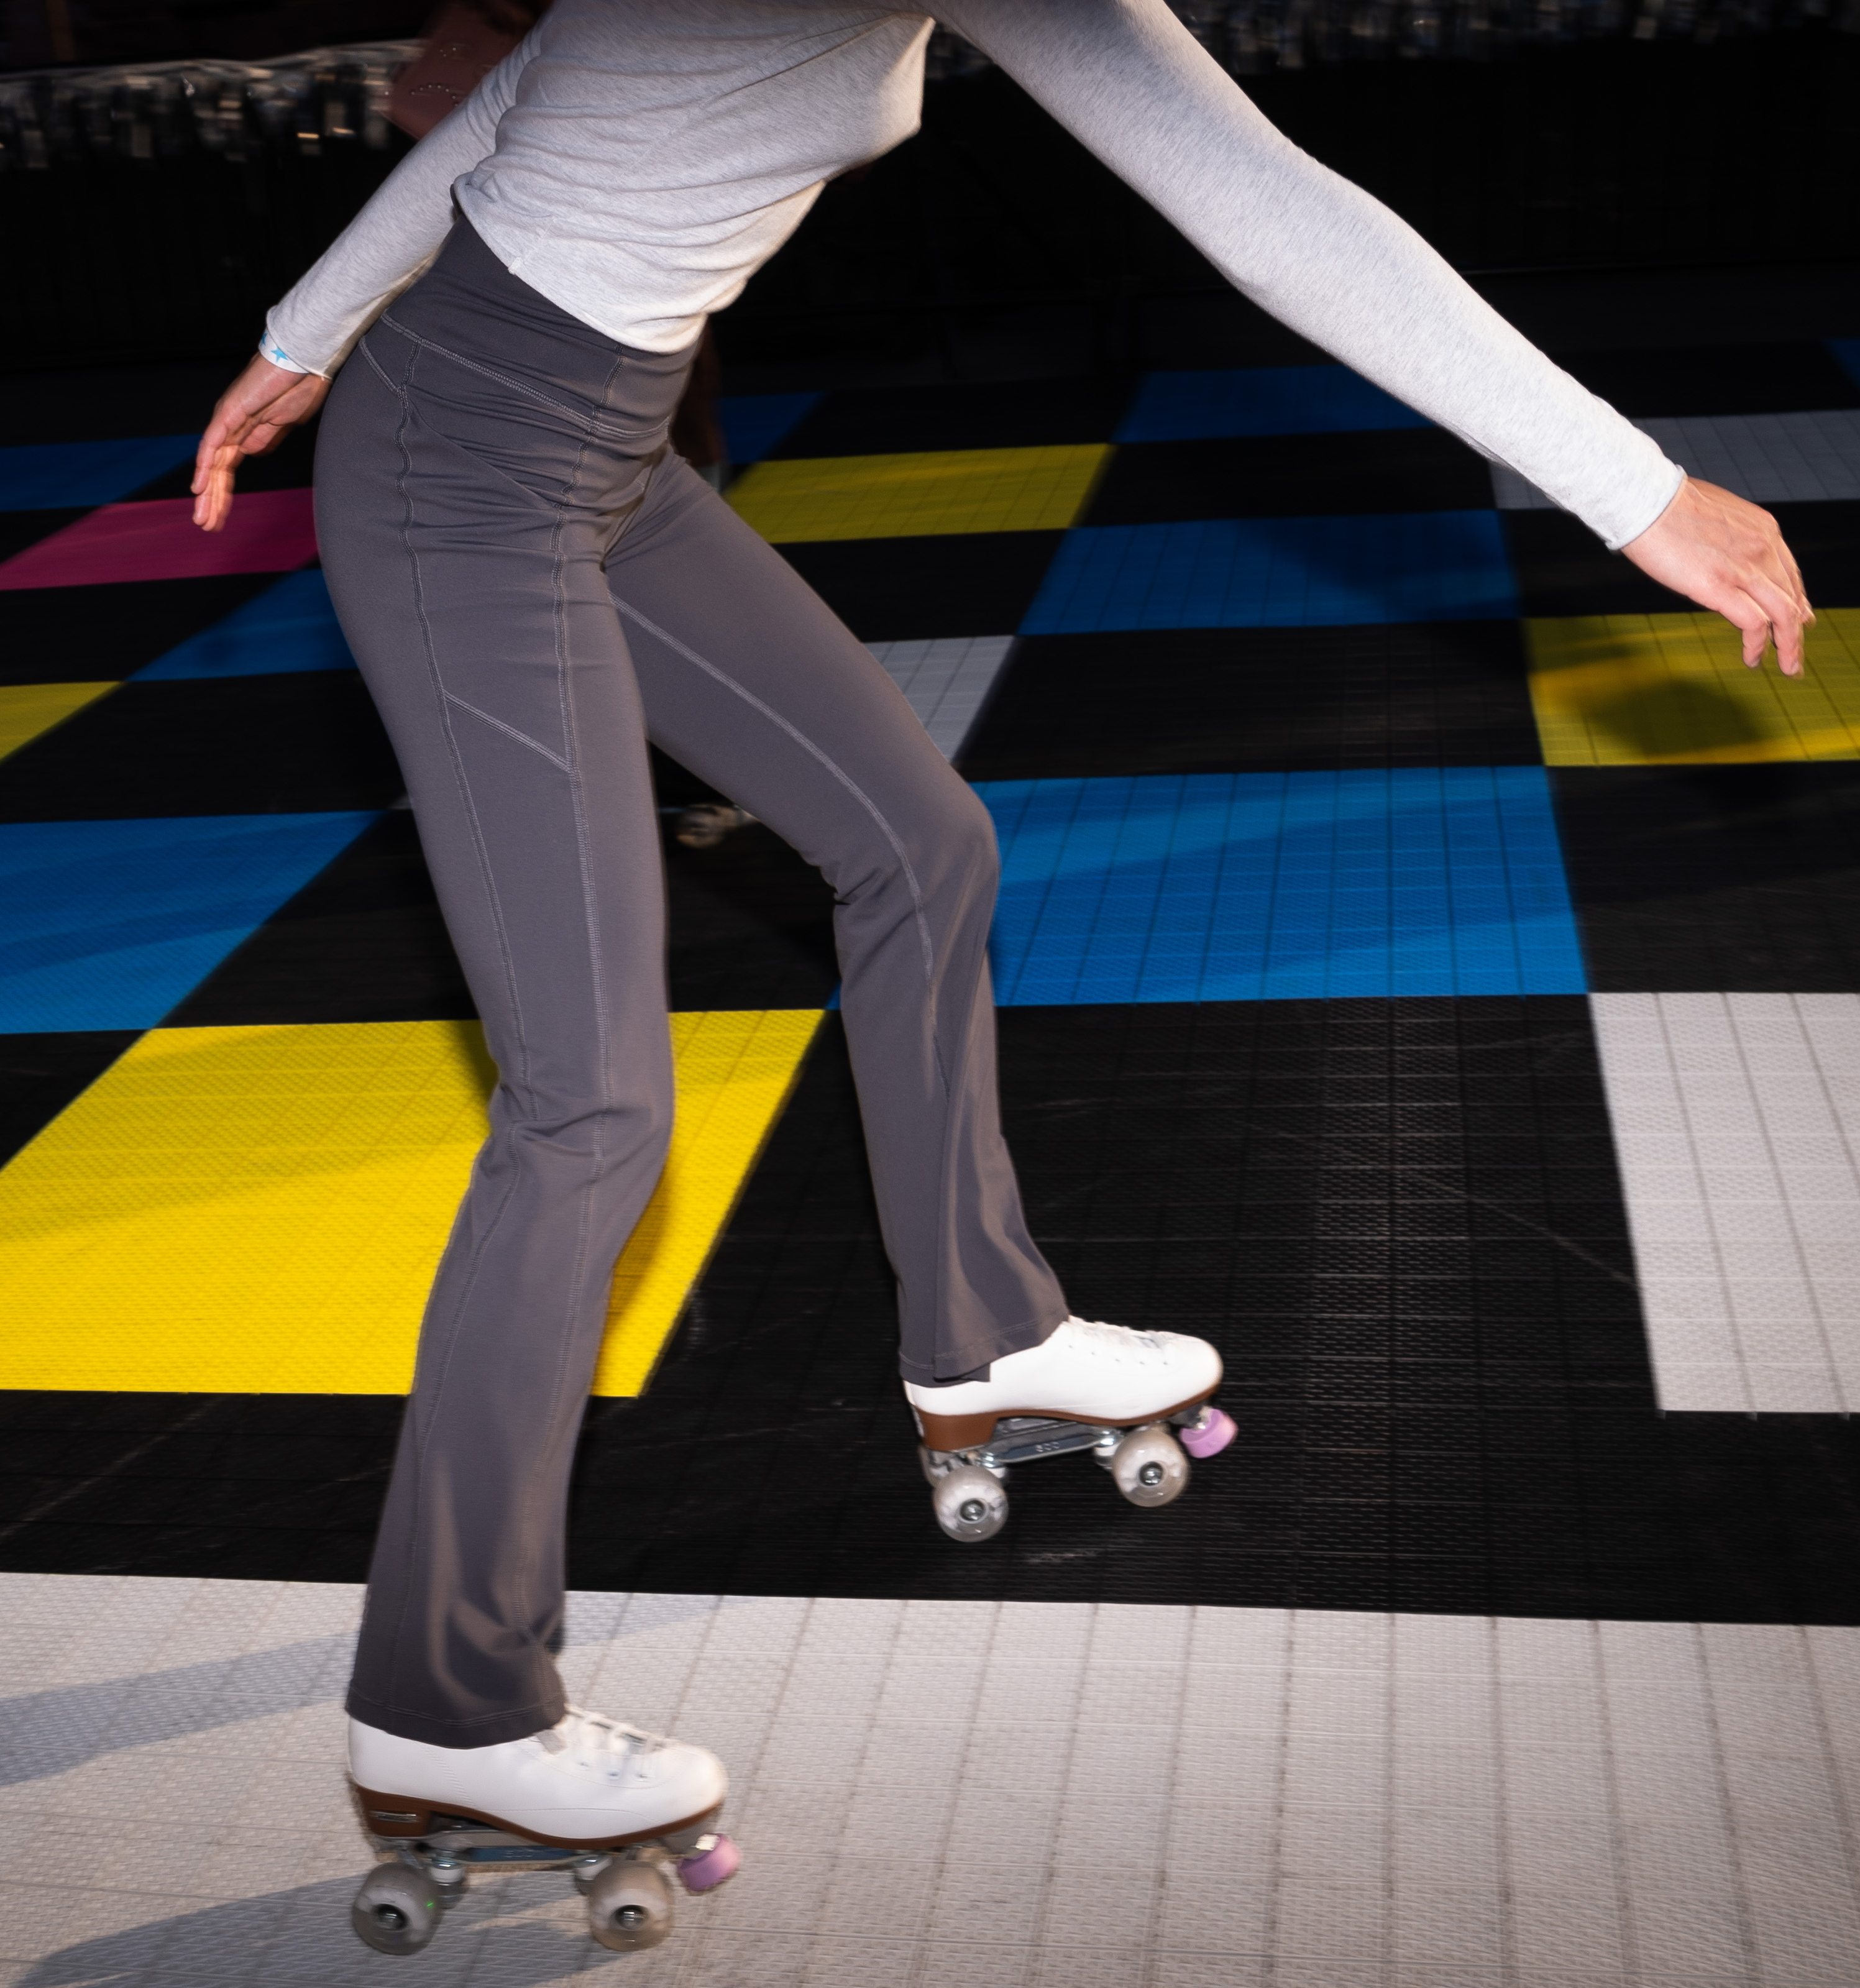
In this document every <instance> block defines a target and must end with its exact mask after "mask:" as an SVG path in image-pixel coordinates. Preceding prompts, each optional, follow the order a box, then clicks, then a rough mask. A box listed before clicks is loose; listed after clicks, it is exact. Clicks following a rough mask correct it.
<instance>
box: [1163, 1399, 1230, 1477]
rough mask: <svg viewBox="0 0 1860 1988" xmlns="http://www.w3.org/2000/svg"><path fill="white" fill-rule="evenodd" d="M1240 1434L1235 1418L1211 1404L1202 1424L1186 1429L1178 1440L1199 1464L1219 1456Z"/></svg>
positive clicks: (1204, 1410)
mask: <svg viewBox="0 0 1860 1988" xmlns="http://www.w3.org/2000/svg"><path fill="white" fill-rule="evenodd" d="M1236 1435H1239V1426H1238V1425H1236V1422H1235V1421H1234V1419H1233V1416H1232V1415H1229V1414H1228V1412H1227V1411H1226V1409H1225V1408H1216V1407H1215V1406H1214V1405H1213V1403H1212V1402H1209V1405H1208V1406H1207V1407H1206V1408H1204V1409H1202V1418H1201V1421H1200V1422H1199V1424H1198V1425H1196V1426H1195V1427H1194V1428H1185V1429H1184V1430H1183V1431H1182V1433H1181V1435H1180V1436H1179V1439H1178V1440H1179V1442H1181V1444H1182V1448H1183V1449H1185V1450H1186V1451H1187V1452H1189V1455H1191V1456H1192V1457H1193V1458H1194V1459H1195V1461H1196V1462H1206V1460H1207V1459H1208V1458H1209V1457H1210V1456H1219V1455H1220V1453H1221V1452H1222V1451H1223V1449H1226V1447H1227V1445H1228V1444H1229V1443H1230V1442H1233V1439H1234V1438H1235V1437H1236Z"/></svg>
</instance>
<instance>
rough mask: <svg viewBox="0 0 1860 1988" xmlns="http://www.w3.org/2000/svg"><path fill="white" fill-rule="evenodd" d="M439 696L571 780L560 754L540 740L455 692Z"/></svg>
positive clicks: (571, 775)
mask: <svg viewBox="0 0 1860 1988" xmlns="http://www.w3.org/2000/svg"><path fill="white" fill-rule="evenodd" d="M441 695H442V696H443V697H444V698H445V701H446V702H447V703H448V704H455V705H458V708H459V709H460V710H461V711H468V712H470V713H471V714H472V716H473V717H474V718H482V719H483V720H484V722H485V724H487V725H495V727H496V729H498V730H499V732H503V733H504V734H505V735H506V736H507V737H509V738H512V739H515V740H516V742H517V743H518V744H519V745H527V746H528V747H529V749H530V750H531V752H540V753H541V754H542V756H543V758H544V759H546V760H547V761H548V762H549V763H550V765H551V766H560V768H561V769H562V770H563V773H566V774H567V775H568V776H569V777H570V779H573V777H574V769H573V767H572V766H570V764H569V763H568V762H567V761H566V759H563V757H562V756H561V755H560V753H556V752H550V749H549V748H548V747H547V746H546V745H544V744H543V742H542V741H541V739H532V738H531V737H530V735H529V733H528V732H519V731H518V729H516V726H515V725H506V723H505V722H504V721H503V720H502V718H493V717H492V715H491V714H490V712H488V711H480V710H479V708H478V706H477V705H475V704H468V703H467V702H465V699H464V698H462V697H461V696H460V695H458V692H457V691H450V690H448V691H442V692H441Z"/></svg>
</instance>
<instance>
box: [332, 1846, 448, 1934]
mask: <svg viewBox="0 0 1860 1988" xmlns="http://www.w3.org/2000/svg"><path fill="white" fill-rule="evenodd" d="M349 1923H350V1925H352V1926H353V1927H354V1929H355V1930H356V1932H357V1935H358V1936H360V1939H362V1941H363V1942H364V1944H365V1945H367V1946H371V1947H373V1948H374V1950H375V1952H377V1953H418V1952H419V1951H420V1949H421V1948H422V1947H423V1946H425V1945H426V1943H427V1942H428V1940H430V1939H431V1938H432V1936H433V1935H434V1934H435V1932H437V1931H438V1926H439V1896H438V1888H437V1887H436V1886H435V1885H434V1884H433V1882H432V1881H431V1879H430V1878H428V1876H427V1875H426V1873H425V1872H424V1871H422V1870H421V1869H419V1868H418V1867H417V1866H416V1865H411V1864H384V1865H381V1867H380V1868H379V1869H378V1870H377V1871H374V1872H372V1873H371V1874H370V1876H369V1877H368V1878H367V1880H366V1881H365V1882H364V1884H363V1886H362V1888H361V1889H360V1891H359V1892H357V1893H356V1895H355V1902H354V1904H353V1905H351V1906H350V1908H349Z"/></svg>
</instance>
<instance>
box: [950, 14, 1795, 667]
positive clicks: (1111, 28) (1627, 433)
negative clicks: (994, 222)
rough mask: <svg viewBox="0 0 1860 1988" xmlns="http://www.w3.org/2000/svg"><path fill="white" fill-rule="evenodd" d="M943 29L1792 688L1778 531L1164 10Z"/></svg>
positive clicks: (1262, 292)
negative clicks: (1609, 395) (1506, 308)
mask: <svg viewBox="0 0 1860 1988" xmlns="http://www.w3.org/2000/svg"><path fill="white" fill-rule="evenodd" d="M937 15H938V19H940V20H942V21H944V22H946V23H947V24H948V25H949V26H950V27H952V28H954V29H956V30H957V32H959V33H961V34H962V35H966V36H967V37H968V38H969V39H970V40H971V41H972V42H975V43H976V46H978V47H979V48H982V49H984V50H986V52H987V53H988V54H989V56H992V57H993V59H994V60H995V61H996V62H997V63H999V64H1000V65H1001V66H1002V67H1003V69H1006V71H1007V72H1008V73H1009V74H1010V75H1011V76H1013V77H1014V78H1015V79H1016V81H1017V82H1018V83H1020V84H1021V86H1023V88H1024V89H1025V90H1027V91H1028V92H1029V93H1030V94H1031V95H1032V96H1035V97H1037V99H1038V100H1040V103H1043V104H1044V105H1045V106H1046V107H1047V110H1050V111H1051V112H1052V113H1053V116H1054V117H1057V119H1058V120H1059V121H1060V123H1062V124H1064V125H1065V126H1066V127H1067V129H1068V130H1070V131H1071V132H1072V133H1073V134H1074V136H1075V137H1077V138H1079V139H1080V140H1081V141H1082V142H1083V143H1084V144H1086V145H1087V146H1089V147H1091V150H1093V151H1094V152H1095V153H1096V154H1097V156H1098V157H1100V158H1101V159H1102V160H1104V162H1105V164H1107V165H1108V166H1110V167H1111V168H1112V170H1113V171H1115V172H1116V173H1117V174H1118V175H1119V176H1120V177H1122V178H1123V179H1124V180H1125V181H1128V183H1129V184H1130V185H1131V186H1132V187H1134V188H1135V189H1136V191H1138V192H1139V193H1141V194H1142V195H1143V196H1144V197H1145V198H1146V199H1147V200H1148V201H1150V202H1151V204H1152V205H1153V206H1155V208H1157V209H1158V211H1160V212H1161V213H1162V214H1163V215H1166V216H1167V217H1168V219H1169V220H1171V221H1173V222H1174V223H1175V225H1176V226H1177V227H1178V228H1180V229H1181V230H1182V233H1183V234H1184V235H1186V236H1187V237H1188V238H1189V240H1190V241H1191V242H1193V243H1194V244H1195V246H1196V248H1198V249H1200V250H1201V252H1202V254H1203V255H1206V257H1207V258H1208V259H1209V261H1210V262H1212V263H1213V264H1214V265H1215V266H1216V268H1217V269H1219V271H1220V272H1221V273H1222V274H1223V276H1226V278H1227V279H1228V280H1229V282H1232V283H1233V285H1234V286H1235V287H1236V289H1239V290H1240V291H1241V292H1243V293H1244V294H1245V295H1246V296H1249V297H1250V298H1251V299H1253V301H1254V302H1255V303H1257V304H1259V305H1260V306H1261V307H1262V308H1263V309H1266V310H1268V311H1270V312H1271V313H1272V314H1273V316H1275V317H1277V318H1278V319H1280V320H1282V321H1283V323H1287V324H1289V325H1290V326H1292V327H1293V328H1294V330H1297V331H1299V332H1300V333H1303V334H1304V336H1306V337H1307V338H1308V339H1310V340H1311V342H1312V343H1314V344H1316V345H1319V346H1321V347H1324V350H1326V351H1327V352H1331V353H1334V354H1335V355H1336V356H1337V357H1338V358H1339V359H1341V360H1344V363H1346V364H1348V365H1350V366H1352V367H1354V368H1355V369H1356V370H1357V371H1358V372H1359V373H1361V374H1364V375H1365V376H1366V377H1368V378H1369V379H1371V380H1375V382H1376V383H1377V384H1378V385H1379V386H1381V387H1385V388H1387V390H1388V391H1389V392H1390V393H1392V394H1395V395H1396V396H1398V397H1399V398H1400V399H1402V400H1403V401H1406V402H1407V403H1408V404H1409V406H1410V407H1414V408H1416V409H1418V410H1419V411H1420V412H1421V413H1422V414H1425V415H1426V416H1427V417H1428V418H1429V420H1430V421H1436V422H1438V423H1439V425H1440V426H1441V427H1442V428H1447V429H1449V430H1451V431H1452V432H1453V433H1454V434H1458V435H1459V436H1460V437H1461V438H1463V440H1465V441H1467V442H1469V443H1470V444H1471V445H1473V447H1474V448H1476V449H1478V450H1479V451H1480V453H1481V454H1483V455H1486V456H1488V457H1490V458H1492V459H1493V460H1494V461H1496V462H1502V463H1504V464H1506V465H1507V466H1508V467H1510V468H1513V469H1515V470H1516V471H1517V472H1518V473H1519V474H1520V475H1522V476H1524V477H1525V478H1527V479H1528V480H1529V481H1530V482H1533V483H1534V484H1536V485H1537V487H1538V488H1539V489H1541V490H1544V491H1546V492H1548V494H1549V495H1551V497H1553V498H1554V499H1555V500H1556V501H1557V503H1559V504H1561V505H1562V506H1563V507H1564V509H1566V510H1569V511H1573V512H1574V513H1575V514H1576V515H1577V516H1578V517H1579V518H1581V519H1582V520H1583V521H1584V523H1586V524H1587V525H1588V526H1590V527H1591V529H1593V530H1595V532H1598V534H1599V535H1600V536H1601V538H1602V539H1604V540H1605V542H1606V543H1607V544H1608V546H1610V547H1611V549H1615V550H1619V551H1625V553H1627V555H1628V557H1629V558H1630V559H1632V560H1634V561H1635V563H1636V564H1637V565H1638V566H1642V567H1643V568H1644V569H1645V570H1646V571H1647V572H1649V573H1652V574H1653V576H1655V578H1656V579H1659V580H1662V581H1663V582H1664V583H1666V584H1667V585H1669V586H1671V587H1677V588H1679V589H1680V590H1682V591H1684V592H1686V593H1689V594H1690V595H1691V597H1693V599H1694V600H1699V601H1700V602H1701V603H1703V605H1705V606H1707V607H1713V608H1715V609H1716V610H1718V611H1719V612H1720V613H1724V614H1730V618H1731V619H1732V620H1734V621H1737V623H1738V625H1739V626H1740V627H1742V628H1743V630H1744V631H1745V651H1746V654H1747V656H1748V655H1749V653H1750V641H1751V639H1752V635H1753V631H1754V630H1755V628H1756V627H1757V621H1756V619H1755V617H1757V614H1758V610H1760V611H1761V621H1762V625H1763V627H1764V629H1766V630H1768V629H1773V630H1774V634H1775V639H1776V643H1777V654H1778V657H1779V659H1780V660H1781V663H1782V666H1783V668H1784V670H1785V671H1789V672H1790V673H1791V674H1793V673H1794V671H1796V670H1798V669H1799V668H1800V667H1801V629H1802V626H1803V624H1804V621H1806V620H1809V619H1811V618H1812V617H1811V616H1810V614H1809V612H1808V603H1807V601H1806V600H1805V599H1804V598H1803V597H1802V593H1801V579H1800V576H1799V575H1797V573H1796V572H1795V569H1794V562H1793V560H1791V559H1790V557H1789V555H1788V552H1787V548H1786V547H1785V546H1784V544H1783V542H1782V538H1781V534H1780V532H1778V531H1777V528H1776V524H1775V521H1774V519H1771V518H1770V517H1769V516H1768V515H1767V513H1766V512H1762V511H1760V510H1759V509H1757V507H1756V506H1755V505H1750V504H1745V503H1744V502H1743V501H1742V500H1741V499H1738V498H1736V497H1733V496H1732V495H1730V492H1726V491H1717V490H1714V489H1713V487H1712V486H1711V485H1701V484H1693V483H1689V482H1687V481H1686V477H1685V475H1684V473H1683V472H1682V471H1681V470H1680V469H1679V468H1678V466H1677V465H1676V464H1673V463H1671V462H1668V461H1667V460H1666V458H1665V456H1664V455H1662V453H1661V451H1660V450H1659V448H1658V446H1657V445H1655V443H1654V442H1653V441H1652V439H1651V438H1649V437H1648V436H1647V435H1645V434H1642V432H1641V431H1639V430H1638V428H1635V427H1634V425H1633V424H1632V423H1631V422H1629V421H1626V420H1625V419H1624V418H1622V416H1621V415H1620V414H1617V413H1616V412H1615V410H1614V409H1613V408H1612V407H1609V406H1608V405H1607V404H1606V403H1605V402H1604V401H1600V400H1598V399H1597V398H1596V397H1595V395H1594V394H1591V393H1590V392H1588V390H1587V389H1586V388H1584V387H1582V386H1581V385H1580V384H1578V382H1577V381H1575V380H1573V379H1571V377H1570V376H1569V375H1568V374H1567V373H1565V372H1564V371H1563V370H1561V367H1557V366H1555V365H1554V364H1552V363H1551V361H1550V360H1548V359H1547V358H1546V357H1544V354H1543V353H1540V352H1539V351H1538V350H1537V348H1536V347H1534V346H1533V345H1532V344H1531V343H1530V342H1529V340H1527V339H1526V338H1524V336H1522V335H1521V334H1520V333H1519V332H1517V331H1516V330H1513V327H1512V326H1510V325H1509V324H1507V323H1506V321H1505V320H1503V318H1502V317H1500V316H1499V315H1498V313H1496V311H1494V310H1493V309H1492V308H1491V307H1490V306H1489V305H1488V304H1487V303H1485V301H1484V300H1483V299H1482V298H1481V297H1480V296H1478V295H1477V293H1476V292H1474V291H1473V289H1471V287H1470V286H1469V285H1468V284H1467V283H1466V282H1465V281H1464V280H1463V279H1462V278H1461V277H1459V276H1457V275H1456V273H1455V272H1454V271H1453V270H1452V269H1451V268H1449V266H1448V265H1447V264H1446V262H1445V261H1444V260H1442V258H1441V257H1440V256H1439V255H1436V253H1435V252H1434V251H1433V250H1432V249H1430V248H1429V246H1428V245H1427V244H1426V243H1425V242H1424V241H1422V238H1421V237H1420V236H1419V235H1417V234H1416V233H1415V232H1414V230H1413V229H1412V228H1410V227H1409V225H1407V223H1406V222H1405V221H1402V220H1400V219H1398V218H1397V217H1396V216H1395V215H1393V214H1392V213H1391V212H1390V211H1389V210H1388V208H1385V207H1384V206H1383V205H1381V202H1380V201H1377V200H1375V199H1373V198H1371V196H1370V195H1369V194H1366V193H1365V192H1364V191H1362V189H1361V188H1360V187H1357V186H1354V185H1352V184H1351V183H1350V182H1349V181H1348V180H1345V179H1343V178H1341V177H1339V176H1338V174H1335V173H1333V172H1331V171H1330V170H1329V168H1328V167H1324V166H1321V165H1320V164H1318V163H1317V161H1316V160H1315V159H1313V158H1312V157H1310V155H1309V154H1307V153H1304V152H1302V151H1300V150H1299V149H1298V147H1297V146H1295V145H1294V144H1292V143H1291V141H1290V140H1289V139H1287V137H1284V136H1283V134H1281V133H1280V131H1278V130H1276V129H1275V128H1274V127H1273V125H1271V124H1270V123H1268V122H1267V120H1266V119H1265V118H1264V117H1263V116H1262V115H1261V114H1260V112H1259V111H1258V110H1256V109H1255V108H1254V106H1253V103H1252V102H1251V100H1250V99H1249V98H1248V97H1247V96H1246V93H1244V92H1243V90H1241V89H1240V88H1239V86H1238V85H1237V84H1236V83H1234V82H1233V79H1231V78H1230V77H1229V76H1227V75H1226V73H1224V72H1223V70H1222V69H1221V68H1220V66H1219V64H1218V63H1216V62H1215V61H1214V60H1213V59H1212V57H1211V56H1209V54H1208V53H1207V52H1206V50H1205V49H1202V47H1201V46H1200V45H1199V43H1198V42H1196V41H1195V38H1194V37H1193V36H1192V35H1191V34H1189V32H1188V30H1187V29H1185V27H1183V26H1182V23H1181V22H1179V21H1178V20H1177V19H1175V16H1174V15H1173V14H1172V13H1171V12H1170V11H1169V9H1168V7H1167V6H1165V5H1164V4H1163V0H939V5H938V8H937ZM1733 608H1735V609H1736V610H1737V611H1736V612H1733V611H1732V610H1733ZM1758 654H1759V656H1760V654H1761V642H1760V641H1759V645H1758Z"/></svg>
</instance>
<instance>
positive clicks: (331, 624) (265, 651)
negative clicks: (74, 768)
mask: <svg viewBox="0 0 1860 1988" xmlns="http://www.w3.org/2000/svg"><path fill="white" fill-rule="evenodd" d="M354 667H355V658H353V656H352V655H350V653H349V645H348V644H347V642H345V641H343V631H342V630H341V628H340V626H339V625H338V624H337V622H336V610H335V609H334V608H333V607H331V606H330V590H329V588H328V587H327V586H326V585H325V584H324V582H323V573H322V570H321V569H320V568H319V567H316V566H312V567H309V569H308V570H306V571H304V572H303V573H286V575H285V576H284V578H283V579H282V580H279V583H277V585H276V587H267V588H266V589H265V591H264V592H263V593H261V594H259V595H258V596H257V597H256V598H255V599H253V600H249V601H247V602H246V603H245V606H244V607H236V608H235V609H234V610H233V611H232V613H231V614H228V615H227V616H226V617H225V619H224V620H219V621H215V623H214V624H213V625H212V627H210V628H203V629H202V630H201V631H200V633H199V634H198V635H190V636H189V637H188V639H187V641H184V642H182V643H179V644H177V645H176V646H175V647H174V648H172V649H171V650H169V651H168V652H167V654H166V655H164V656H157V658H155V660H154V661H153V662H152V663H149V664H145V665H144V667H143V668H141V669H139V670H138V671H137V672H136V679H137V681H138V682H146V681H148V680H149V679H150V678H157V679H160V678H175V677H267V676H284V675H287V674H290V673H292V672H293V671H301V670H352V669H353V668H354Z"/></svg>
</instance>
